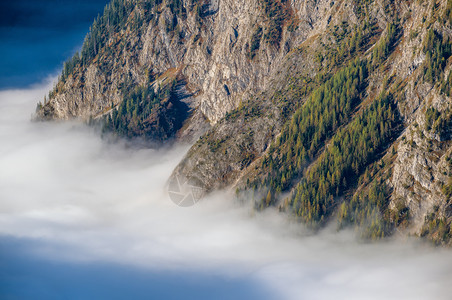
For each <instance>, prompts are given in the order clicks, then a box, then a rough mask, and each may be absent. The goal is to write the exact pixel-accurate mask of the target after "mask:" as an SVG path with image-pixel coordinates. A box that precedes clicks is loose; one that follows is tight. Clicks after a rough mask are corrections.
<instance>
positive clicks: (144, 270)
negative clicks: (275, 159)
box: [0, 84, 452, 299]
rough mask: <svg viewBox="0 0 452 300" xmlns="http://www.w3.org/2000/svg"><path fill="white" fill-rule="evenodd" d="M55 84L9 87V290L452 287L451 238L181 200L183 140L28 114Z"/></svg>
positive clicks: (1, 189)
mask: <svg viewBox="0 0 452 300" xmlns="http://www.w3.org/2000/svg"><path fill="white" fill-rule="evenodd" d="M49 87H50V84H45V85H40V86H35V87H33V88H30V89H25V90H9V91H2V92H0V298H2V299H450V295H452V252H451V251H450V250H444V249H433V248H430V247H428V246H425V245H421V244H418V243H415V242H414V241H410V240H406V239H405V240H396V241H390V242H388V241H387V242H381V243H376V244H366V243H362V242H359V241H357V240H356V239H355V238H354V237H353V234H352V233H350V232H339V233H337V232H336V231H335V230H334V228H333V229H326V230H324V231H323V232H320V233H319V234H317V235H310V234H308V232H307V231H306V230H304V229H303V228H302V226H301V225H299V224H295V223H293V222H292V223H291V222H289V221H288V218H287V217H285V216H282V215H280V214H278V213H277V212H275V211H272V210H267V211H265V212H263V213H257V214H255V213H253V212H252V210H251V209H250V207H249V206H247V205H241V204H239V203H236V202H235V201H234V199H233V197H232V196H231V195H229V193H228V192H227V191H224V192H221V193H220V192H219V193H217V194H214V195H211V196H209V197H208V198H206V199H204V200H202V201H201V202H199V203H198V204H197V205H195V206H193V207H191V208H181V207H179V206H176V205H175V204H173V202H172V201H171V200H170V199H169V196H168V193H167V191H166V188H165V186H166V181H167V178H168V177H169V175H170V174H171V171H172V170H173V168H174V167H175V166H176V165H177V163H178V162H179V161H180V159H181V158H182V157H183V156H184V154H185V153H186V151H187V150H188V148H189V146H188V145H175V146H172V147H171V148H163V149H160V150H152V149H143V148H139V147H130V145H127V144H126V143H123V142H118V143H114V144H111V143H108V142H106V141H104V140H102V139H101V138H100V136H99V134H98V132H96V130H95V129H93V128H89V127H87V126H85V125H83V124H80V123H76V122H62V123H59V122H37V123H36V122H31V121H30V119H31V114H32V112H33V111H34V109H35V106H36V102H37V101H38V100H39V99H42V96H43V95H44V94H45V92H46V91H47V90H48V88H49Z"/></svg>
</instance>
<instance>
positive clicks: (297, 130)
mask: <svg viewBox="0 0 452 300" xmlns="http://www.w3.org/2000/svg"><path fill="white" fill-rule="evenodd" d="M451 21H452V1H450V0H441V1H439V0H436V1H435V0H433V1H427V0H425V1H423V0H417V1H410V0H406V1H391V0H366V1H356V0H342V1H324V0H317V1H315V0H292V1H290V0H274V1H272V0H247V1H245V0H210V1H209V0H203V1H193V0H167V1H161V0H148V1H136V0H113V1H112V2H111V3H110V4H109V5H108V6H107V7H106V9H105V12H104V14H103V15H102V16H100V17H99V18H98V19H96V21H95V22H94V24H93V26H92V28H91V31H90V33H89V34H88V35H87V38H86V40H85V43H84V46H83V48H82V51H81V53H80V54H76V56H74V58H73V59H71V60H70V61H68V63H66V65H65V68H64V70H63V73H62V75H61V78H60V80H59V82H58V83H57V84H56V86H55V88H54V90H52V91H51V92H50V94H49V97H48V99H45V101H44V103H43V104H39V105H38V108H37V116H38V118H41V119H71V118H79V119H82V120H86V121H87V120H93V119H94V120H97V121H98V122H100V123H102V124H104V132H109V133H111V134H114V135H119V136H125V137H135V136H143V137H146V138H149V139H158V140H160V141H166V140H168V139H171V138H173V137H176V138H179V139H184V138H189V139H191V140H193V141H195V142H194V145H193V147H192V148H191V149H190V151H189V152H188V154H187V155H186V157H185V158H184V160H183V161H182V162H181V163H180V164H179V166H178V167H177V168H176V170H175V171H174V176H184V177H187V178H192V179H193V180H195V181H196V182H197V184H201V185H202V186H203V187H204V188H205V190H206V191H212V190H214V189H218V188H233V189H236V193H237V197H239V198H244V199H253V201H255V203H256V204H255V205H256V208H258V209H265V208H266V207H269V206H276V207H278V208H279V209H280V210H281V211H285V212H287V213H288V214H289V215H291V216H294V217H295V218H296V219H298V220H300V221H301V222H304V223H306V224H308V225H309V226H311V227H312V228H314V229H315V228H319V227H320V226H322V225H324V224H326V223H327V222H337V224H338V228H344V227H348V226H357V228H360V230H361V231H362V233H363V235H364V236H365V237H369V238H380V237H384V236H388V235H392V234H416V235H420V236H423V237H426V238H429V239H431V240H434V241H435V242H437V243H439V244H450V243H451V237H452V230H451V221H452V206H451V195H452V179H451V174H452V147H451V145H452V142H451V139H452V137H451V133H452V121H451V114H452V112H451V109H452V107H451V105H452V101H451V98H450V96H451V92H452V75H450V70H451V59H450V57H451V55H452V49H451V42H450V39H451V37H452V27H451ZM199 136H200V138H198V137H199Z"/></svg>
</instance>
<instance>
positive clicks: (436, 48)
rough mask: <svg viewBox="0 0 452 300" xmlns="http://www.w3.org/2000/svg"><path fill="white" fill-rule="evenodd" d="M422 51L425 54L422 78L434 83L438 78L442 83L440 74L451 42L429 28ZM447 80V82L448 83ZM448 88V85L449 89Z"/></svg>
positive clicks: (450, 50)
mask: <svg viewBox="0 0 452 300" xmlns="http://www.w3.org/2000/svg"><path fill="white" fill-rule="evenodd" d="M424 53H425V55H426V59H425V63H424V79H425V80H426V81H427V82H430V83H435V82H436V81H437V80H438V79H440V81H441V83H442V85H443V86H444V83H443V81H444V80H443V78H442V76H441V75H442V74H443V72H444V68H445V67H446V63H447V60H448V59H449V57H450V56H451V54H452V48H451V43H450V41H449V39H448V38H447V39H445V38H444V37H443V36H441V35H440V34H439V33H438V32H436V31H435V30H433V29H430V30H429V31H428V34H427V38H426V40H425V44H424ZM449 81H450V80H448V82H447V83H449ZM448 90H450V86H449V89H448Z"/></svg>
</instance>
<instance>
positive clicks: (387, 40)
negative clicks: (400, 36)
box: [372, 23, 397, 66]
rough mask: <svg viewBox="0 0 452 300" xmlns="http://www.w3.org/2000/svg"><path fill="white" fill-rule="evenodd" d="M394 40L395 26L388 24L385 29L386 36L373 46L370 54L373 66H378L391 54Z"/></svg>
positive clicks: (395, 34) (395, 35)
mask: <svg viewBox="0 0 452 300" xmlns="http://www.w3.org/2000/svg"><path fill="white" fill-rule="evenodd" d="M396 39H397V27H396V25H394V24H392V23H389V24H388V25H387V28H386V35H385V36H384V37H383V38H382V39H381V40H380V42H379V43H378V44H377V45H376V46H375V49H374V51H373V52H372V64H373V66H379V65H381V64H382V63H383V62H384V61H385V60H386V58H387V57H388V56H389V54H390V53H391V52H392V49H393V47H394V44H395V42H396Z"/></svg>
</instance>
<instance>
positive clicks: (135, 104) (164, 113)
mask: <svg viewBox="0 0 452 300" xmlns="http://www.w3.org/2000/svg"><path fill="white" fill-rule="evenodd" d="M123 99H124V100H123V101H122V102H121V103H120V104H119V106H118V107H116V108H113V107H112V108H113V109H112V112H111V113H109V114H108V115H106V117H105V118H104V124H103V133H113V134H115V135H117V136H121V137H126V138H132V137H138V136H139V137H143V138H148V139H154V140H163V139H165V138H167V137H169V136H170V135H171V134H173V133H175V131H176V130H177V129H178V128H179V127H180V125H181V124H179V123H180V120H183V116H181V114H182V113H183V112H182V110H180V103H178V101H177V96H176V81H174V82H173V83H172V84H170V85H168V86H166V87H164V88H162V89H159V90H158V91H157V92H154V87H153V86H152V85H149V84H148V85H146V86H136V87H135V88H133V89H132V90H131V91H129V92H127V93H126V94H125V95H124V98H123Z"/></svg>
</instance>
